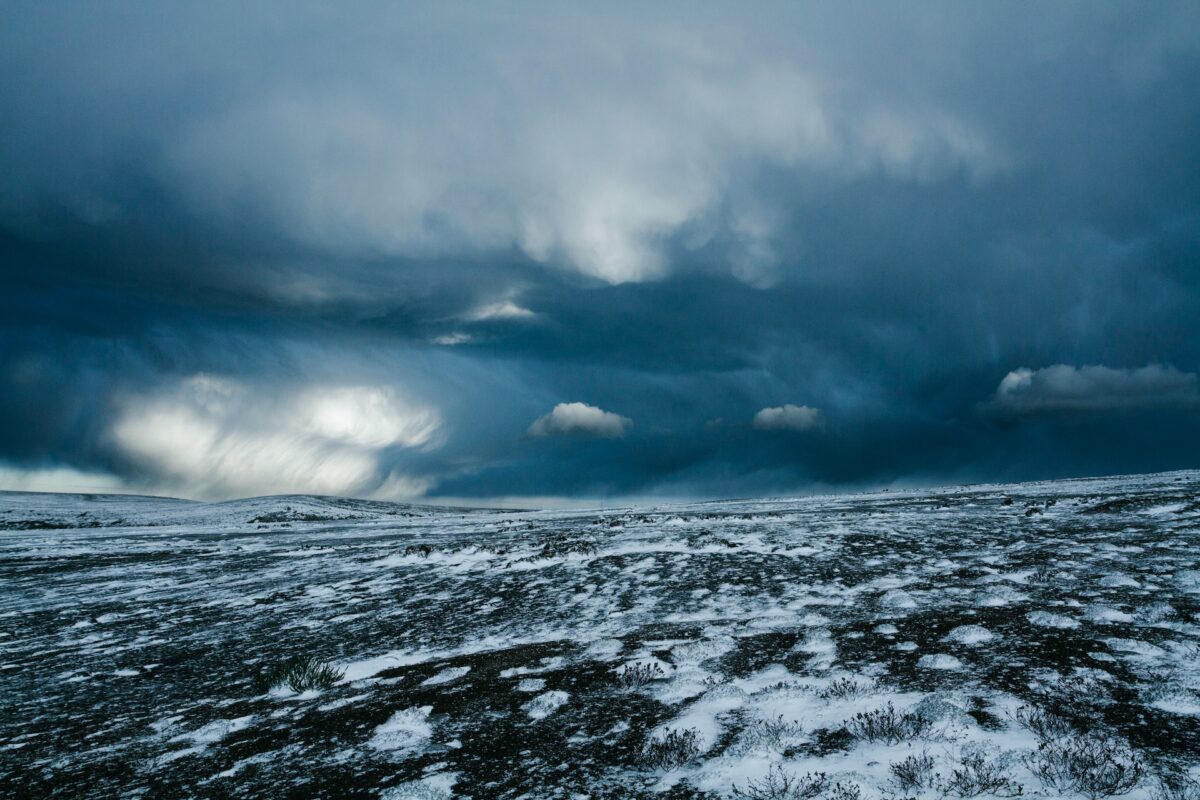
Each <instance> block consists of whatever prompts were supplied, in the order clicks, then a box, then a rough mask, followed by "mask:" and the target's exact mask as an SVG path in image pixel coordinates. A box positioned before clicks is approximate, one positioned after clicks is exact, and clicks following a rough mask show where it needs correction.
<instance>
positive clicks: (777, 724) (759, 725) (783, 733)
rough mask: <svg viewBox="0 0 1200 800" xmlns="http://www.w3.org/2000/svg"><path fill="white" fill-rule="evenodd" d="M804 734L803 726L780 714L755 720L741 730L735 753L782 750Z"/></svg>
mask: <svg viewBox="0 0 1200 800" xmlns="http://www.w3.org/2000/svg"><path fill="white" fill-rule="evenodd" d="M803 735H804V728H803V726H801V725H800V723H799V722H787V721H785V720H784V719H783V715H782V714H780V715H779V716H778V717H776V718H775V719H760V720H755V721H754V722H753V723H751V724H750V725H748V726H747V727H746V729H745V730H743V731H742V733H741V736H739V737H738V741H737V744H736V745H735V746H734V748H733V749H734V750H735V752H736V754H745V753H752V752H755V751H760V750H775V751H778V752H783V750H784V749H785V748H786V747H787V746H788V745H789V744H791V743H792V742H794V741H795V740H796V739H799V738H801V737H802V736H803Z"/></svg>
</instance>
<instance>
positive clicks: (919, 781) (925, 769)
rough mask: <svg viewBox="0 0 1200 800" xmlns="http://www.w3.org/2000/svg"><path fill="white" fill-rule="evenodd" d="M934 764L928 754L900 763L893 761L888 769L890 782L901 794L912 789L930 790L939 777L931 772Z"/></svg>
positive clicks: (910, 757)
mask: <svg viewBox="0 0 1200 800" xmlns="http://www.w3.org/2000/svg"><path fill="white" fill-rule="evenodd" d="M935 764H936V762H935V761H934V760H933V757H932V756H930V755H929V754H928V753H921V755H919V756H908V757H907V758H905V759H903V760H902V761H894V762H892V765H891V766H890V767H889V769H890V770H891V773H892V780H893V781H895V783H896V785H897V786H899V787H900V790H901V791H903V792H909V791H912V790H913V789H932V788H933V787H935V786H936V785H937V783H938V778H939V777H940V776H939V775H938V774H937V773H936V772H934V771H933V768H934V766H935Z"/></svg>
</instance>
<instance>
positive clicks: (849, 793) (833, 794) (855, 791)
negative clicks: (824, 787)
mask: <svg viewBox="0 0 1200 800" xmlns="http://www.w3.org/2000/svg"><path fill="white" fill-rule="evenodd" d="M825 796H826V797H827V798H828V800H862V787H860V786H859V785H858V784H857V783H841V782H838V783H835V784H834V785H833V788H832V789H830V790H829V791H828V792H826V793H825Z"/></svg>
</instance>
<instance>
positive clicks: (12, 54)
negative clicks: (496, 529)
mask: <svg viewBox="0 0 1200 800" xmlns="http://www.w3.org/2000/svg"><path fill="white" fill-rule="evenodd" d="M5 20H6V24H5V25H4V26H3V27H2V29H0V126H2V129H3V130H4V131H5V133H4V135H3V136H0V173H2V174H4V175H5V180H4V181H3V182H2V183H0V482H3V483H4V484H5V485H11V486H18V485H27V486H39V487H50V486H68V487H69V486H83V485H97V486H119V487H123V488H129V489H143V490H149V491H170V492H177V493H183V494H204V495H215V496H221V495H231V494H244V493H253V492H260V491H289V490H297V491H328V492H345V493H353V494H377V495H380V496H419V495H426V496H443V497H462V498H489V497H491V498H495V497H562V496H566V497H571V496H576V497H579V496H586V497H601V496H623V495H630V496H645V495H673V496H685V495H691V496H695V495H723V496H729V495H749V494H762V493H774V492H786V491H797V490H805V489H808V488H814V487H825V486H839V485H840V486H854V485H861V484H879V483H891V482H933V481H955V480H981V479H1009V478H1031V477H1043V476H1053V475H1066V474H1080V473H1101V472H1121V471H1133V470H1150V469H1167V468H1176V467H1183V466H1195V453H1196V452H1200V449H1198V446H1200V413H1198V411H1197V403H1196V399H1195V398H1196V391H1197V390H1196V380H1197V379H1196V373H1197V372H1198V371H1200V314H1198V313H1197V309H1200V270H1198V269H1197V264H1198V263H1200V262H1198V259H1200V148H1198V147H1196V142H1198V141H1200V12H1197V8H1196V6H1195V4H1192V3H1184V2H1181V3H1162V4H1155V5H1153V6H1146V5H1144V4H1134V3H1128V4H1107V5H1105V6H1103V7H1096V6H1095V5H1094V4H1086V3H1055V4H1051V5H1045V4H1042V5H1038V6H1032V5H1028V6H1025V5H1003V6H996V7H993V8H986V7H983V6H978V5H974V6H964V5H962V4H944V5H938V4H934V5H926V6H922V7H921V8H920V9H912V8H909V7H908V6H906V5H904V4H894V5H892V4H883V5H880V4H869V5H867V4H864V5H857V4H849V5H842V6H838V7H837V8H836V9H835V8H834V7H832V6H827V5H817V4H814V5H810V6H804V5H800V6H797V5H794V4H787V5H783V4H780V5H778V6H759V7H756V8H755V9H754V11H753V13H751V12H750V11H749V10H745V9H742V10H739V9H736V8H734V7H733V6H727V7H716V6H706V7H703V8H697V7H695V6H694V5H690V4H688V5H679V6H662V7H659V8H658V9H657V10H647V9H645V8H642V7H640V6H634V5H628V6H605V7H604V8H603V9H600V8H599V7H597V8H596V9H594V10H584V9H567V8H562V7H559V6H555V5H549V4H546V5H542V4H525V5H518V6H511V5H510V6H504V7H497V8H481V7H479V6H465V5H464V6H458V5H454V4H430V5H428V6H425V7H422V8H418V7H415V6H407V7H403V8H401V7H393V6H391V5H388V4H373V3H353V4H349V5H346V6H339V7H338V8H337V9H336V10H335V9H333V8H332V7H321V6H317V5H309V4H292V3H288V4H270V3H265V4H255V5H253V6H250V7H245V6H241V5H232V4H230V5H226V4H221V3H216V4H203V5H197V4H172V3H164V4H159V5H156V6H154V7H152V8H151V7H148V6H144V5H138V4H124V3H92V4H80V5H65V4H58V5H55V4H33V3H29V4H15V5H11V6H10V7H9V8H8V9H7V10H6V12H5ZM574 403H578V404H586V405H587V406H590V407H592V408H594V409H602V410H603V411H604V412H608V413H611V414H613V415H616V416H615V417H612V418H609V417H599V416H595V414H594V413H593V412H586V413H587V414H592V417H588V419H590V420H591V422H592V423H595V425H601V424H602V423H604V422H606V421H607V423H608V424H609V427H608V428H605V429H604V430H605V431H606V434H605V435H592V436H581V435H539V436H529V435H527V434H528V431H530V429H531V426H534V427H535V428H537V424H536V421H537V420H551V421H554V423H555V424H554V425H550V423H549V422H547V423H546V424H544V425H543V426H542V428H545V431H547V432H548V431H550V430H551V428H553V429H554V430H557V429H558V427H561V426H560V425H559V423H562V425H566V427H568V428H570V427H571V425H574V424H575V423H576V422H578V420H575V418H574V417H572V418H571V420H570V421H571V425H567V422H566V421H564V420H566V419H567V417H568V416H570V414H569V413H568V412H562V413H561V414H560V415H559V416H561V417H562V419H559V418H558V417H555V416H554V414H555V409H556V408H563V407H564V404H574ZM565 407H566V408H567V409H568V410H570V409H576V410H578V409H580V408H581V406H573V405H566V406H565ZM789 407H794V408H797V409H800V408H804V409H811V410H812V412H811V414H809V412H807V411H806V412H786V413H785V412H783V411H774V412H773V411H771V410H772V409H775V410H779V409H785V410H786V409H788V408H789ZM764 410H767V411H768V413H767V414H766V415H765V416H764V415H762V412H763V411H764ZM580 413H585V412H580ZM789 414H790V416H788V415H789ZM797 414H800V415H801V416H804V419H809V420H819V423H820V424H816V423H814V424H800V416H797ZM784 416H788V419H790V420H792V421H793V423H794V424H786V425H785V424H765V423H762V422H760V423H759V424H755V420H756V418H757V419H759V420H760V421H761V420H764V419H768V418H769V419H776V418H779V419H783V417H784ZM593 417H594V418H593ZM581 419H582V418H581ZM622 419H624V420H628V421H629V422H628V424H626V423H624V422H620V420H622ZM585 421H586V420H585ZM579 424H582V423H579ZM589 424H591V423H589ZM595 425H593V427H595ZM614 425H615V426H616V427H613V426H614ZM584 427H586V426H584ZM542 428H537V430H539V431H542ZM617 428H619V429H620V430H619V433H620V434H621V435H615V433H617V432H618V431H617ZM572 430H576V429H575V428H572ZM597 430H598V429H597Z"/></svg>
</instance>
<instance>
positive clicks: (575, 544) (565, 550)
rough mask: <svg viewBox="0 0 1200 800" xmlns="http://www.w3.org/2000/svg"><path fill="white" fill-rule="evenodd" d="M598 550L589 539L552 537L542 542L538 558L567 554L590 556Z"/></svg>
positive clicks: (557, 556) (559, 556)
mask: <svg viewBox="0 0 1200 800" xmlns="http://www.w3.org/2000/svg"><path fill="white" fill-rule="evenodd" d="M598 552H599V548H598V547H596V543H595V542H593V541H592V540H591V539H554V540H551V541H547V542H543V543H542V549H541V551H539V552H538V555H537V557H538V558H562V557H565V556H569V555H581V556H592V555H595V554H596V553H598Z"/></svg>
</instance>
